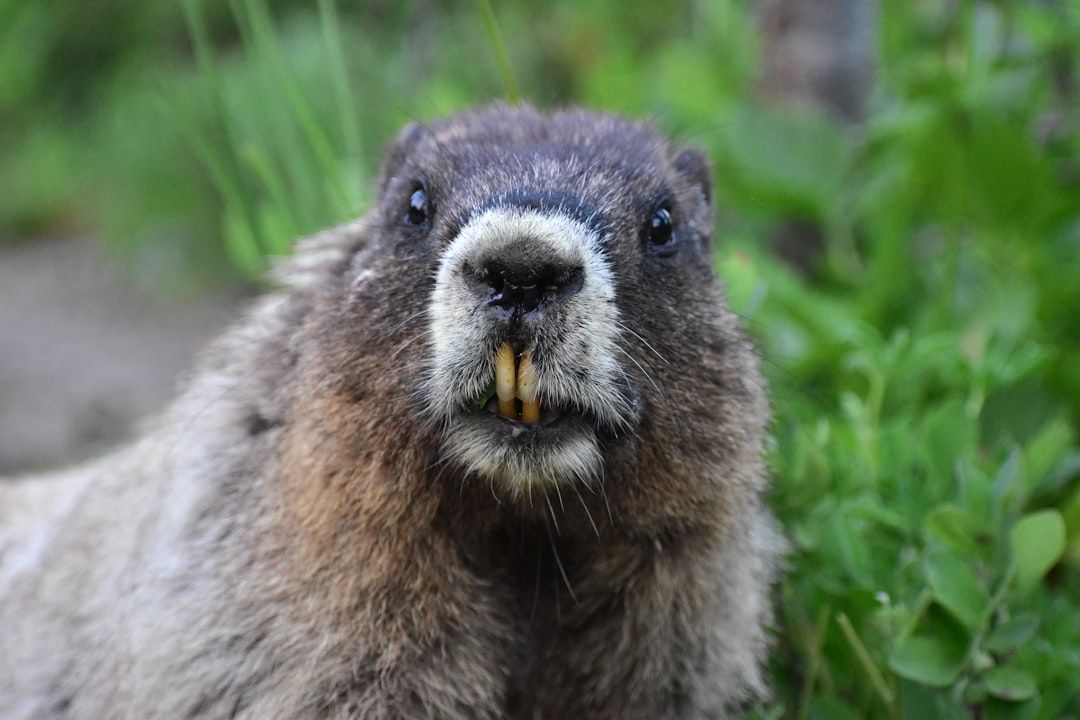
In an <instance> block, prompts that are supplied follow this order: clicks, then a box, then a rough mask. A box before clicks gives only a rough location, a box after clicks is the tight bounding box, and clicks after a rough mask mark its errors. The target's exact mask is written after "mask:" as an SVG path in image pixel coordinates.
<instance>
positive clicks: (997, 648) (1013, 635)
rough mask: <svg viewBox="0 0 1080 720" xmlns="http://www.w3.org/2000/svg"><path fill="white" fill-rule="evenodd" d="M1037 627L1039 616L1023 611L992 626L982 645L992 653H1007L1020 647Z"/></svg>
mask: <svg viewBox="0 0 1080 720" xmlns="http://www.w3.org/2000/svg"><path fill="white" fill-rule="evenodd" d="M1038 629H1039V616H1038V615H1035V614H1034V613H1023V614H1021V615H1017V616H1016V617H1013V618H1009V619H1008V620H1006V621H1005V622H1003V623H1001V624H1000V625H998V626H997V627H996V628H994V629H993V630H992V631H991V632H990V634H989V635H988V636H987V637H986V641H985V642H984V643H983V645H984V647H985V648H986V649H987V650H989V651H990V652H992V653H1007V652H1011V651H1013V650H1015V649H1016V648H1018V647H1020V645H1021V644H1023V642H1024V641H1025V640H1027V639H1028V638H1029V637H1031V636H1032V635H1034V634H1035V631H1036V630H1038Z"/></svg>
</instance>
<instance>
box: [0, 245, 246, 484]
mask: <svg viewBox="0 0 1080 720" xmlns="http://www.w3.org/2000/svg"><path fill="white" fill-rule="evenodd" d="M238 303H239V298H238V297H237V295H236V294H226V293H218V294H215V295H211V296H207V297H202V298H200V299H199V300H195V301H179V300H175V299H174V300H167V299H164V298H161V297H158V296H155V295H154V294H153V293H151V292H148V291H147V290H145V289H142V288H140V287H138V284H137V283H136V282H135V279H134V278H131V277H127V276H125V275H124V274H123V273H122V272H120V271H119V270H117V269H116V268H115V267H114V266H113V265H112V264H111V263H109V262H108V261H106V260H105V259H104V258H103V256H102V254H101V253H100V251H99V250H98V248H97V247H96V245H95V244H94V243H93V242H90V241H87V240H50V241H36V242H32V243H20V244H16V245H8V246H3V247H0V474H5V473H12V472H17V471H20V470H32V469H41V468H46V467H50V466H55V465H58V464H63V463H67V462H71V461H74V460H78V459H81V458H85V457H87V456H90V455H93V454H96V453H99V452H102V451H103V450H104V449H106V448H107V447H109V446H111V445H113V444H116V443H117V442H120V441H121V440H123V439H124V438H125V437H126V436H128V435H129V434H130V433H131V432H132V430H133V426H134V424H135V423H136V422H137V420H138V419H139V418H142V417H145V416H147V415H149V414H152V413H153V412H155V411H156V410H158V409H160V408H161V407H162V406H163V405H164V403H165V402H166V401H167V400H168V398H169V397H170V396H171V395H172V394H173V393H174V391H175V388H176V384H177V382H178V380H179V378H180V377H181V375H182V373H183V371H184V369H185V368H187V367H188V366H189V365H190V363H191V361H192V358H193V356H194V354H195V352H196V351H197V350H198V349H199V348H200V347H201V346H202V345H203V344H205V342H206V341H207V340H208V339H209V338H210V337H211V336H213V335H214V334H215V333H217V332H218V331H219V330H221V329H222V328H224V327H225V325H226V324H227V323H228V322H229V321H230V320H231V319H232V318H234V317H236V314H237V311H236V306H237V304H238Z"/></svg>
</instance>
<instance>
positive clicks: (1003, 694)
mask: <svg viewBox="0 0 1080 720" xmlns="http://www.w3.org/2000/svg"><path fill="white" fill-rule="evenodd" d="M986 691H987V692H988V693H990V694H991V695H993V696H994V697H996V698H1000V699H1002V700H1013V701H1020V700H1030V699H1031V698H1033V697H1035V694H1036V693H1037V692H1038V691H1039V686H1038V684H1036V682H1035V678H1034V676H1032V674H1031V673H1029V672H1028V671H1027V670H1023V669H1021V668H1016V667H1012V666H1010V665H1003V666H1001V667H996V668H994V669H993V670H991V671H990V672H988V673H986Z"/></svg>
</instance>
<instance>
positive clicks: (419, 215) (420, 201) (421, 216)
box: [405, 188, 428, 227]
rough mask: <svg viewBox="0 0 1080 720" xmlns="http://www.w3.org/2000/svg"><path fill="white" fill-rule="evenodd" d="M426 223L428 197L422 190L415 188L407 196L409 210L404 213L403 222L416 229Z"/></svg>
mask: <svg viewBox="0 0 1080 720" xmlns="http://www.w3.org/2000/svg"><path fill="white" fill-rule="evenodd" d="M427 221H428V197H427V193H426V192H425V191H424V188H417V189H416V190H414V191H413V194H412V195H410V196H409V209H408V210H406V211H405V222H407V223H409V224H410V225H415V226H416V227H423V226H424V225H425V224H427Z"/></svg>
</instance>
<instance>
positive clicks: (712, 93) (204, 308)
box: [0, 0, 1080, 720]
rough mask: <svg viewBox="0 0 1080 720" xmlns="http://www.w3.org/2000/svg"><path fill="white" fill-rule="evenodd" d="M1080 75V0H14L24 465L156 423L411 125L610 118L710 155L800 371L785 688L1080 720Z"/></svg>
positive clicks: (728, 211) (8, 456)
mask: <svg viewBox="0 0 1080 720" xmlns="http://www.w3.org/2000/svg"><path fill="white" fill-rule="evenodd" d="M493 21H494V23H495V24H497V28H493V24H492V22H493ZM504 53H505V54H504ZM1078 72H1080V5H1078V4H1077V3H1076V2H1075V0H938V1H930V0H912V1H911V2H902V3H881V2H877V1H876V0H694V1H684V2H672V3H645V2H626V0H589V1H588V2H577V1H575V2H569V1H564V2H546V1H545V2H541V1H540V0H516V1H515V2H502V3H498V4H496V5H495V7H494V9H493V13H490V14H489V8H488V7H487V5H486V3H485V2H476V3H451V2H446V1H445V0H418V1H412V2H410V1H406V2H401V1H400V0H394V2H390V1H388V0H372V1H370V2H361V3H344V2H342V3H334V2H332V0H318V2H315V3H311V2H308V3H303V2H298V1H286V0H235V1H234V2H232V3H214V2H197V1H195V0H187V1H185V2H179V3H129V2H121V1H120V0H80V1H78V2H77V1H76V0H53V1H52V2H49V3H25V2H20V1H19V0H0V472H10V471H16V470H23V469H32V468H41V467H47V466H50V465H53V464H56V463H59V462H63V461H68V460H71V459H75V458H79V457H85V456H87V455H91V454H94V453H98V452H100V451H101V450H102V449H103V448H105V447H107V446H109V445H111V444H113V443H115V442H117V441H119V440H121V439H122V438H124V437H125V436H127V435H128V434H129V433H130V432H132V430H131V425H132V423H133V422H134V421H135V420H136V419H137V418H139V417H142V416H144V415H146V414H148V413H152V412H153V411H154V410H156V409H157V408H159V407H160V406H161V404H162V403H163V402H165V400H166V399H167V398H168V397H169V396H170V395H171V394H172V392H173V390H174V388H175V384H176V382H177V378H178V377H179V375H180V373H181V372H182V370H183V369H184V368H185V367H187V366H189V364H190V362H191V358H192V356H193V353H195V352H196V350H197V348H198V347H199V346H200V345H201V344H202V343H203V342H205V340H206V338H207V337H208V336H210V335H212V334H214V333H216V332H217V331H219V330H220V329H221V328H222V327H224V326H225V324H226V323H227V322H228V321H229V320H230V319H231V318H234V317H235V316H236V312H237V311H236V308H237V306H238V305H239V304H242V303H243V301H244V299H245V298H246V297H248V296H250V294H251V293H253V292H255V291H257V290H258V289H259V288H260V287H261V282H262V281H261V280H260V277H261V274H262V272H263V271H264V270H265V267H266V264H267V262H269V261H271V260H270V259H272V258H273V257H275V256H280V255H284V254H287V253H288V252H289V248H290V246H291V244H292V241H293V240H295V239H296V238H297V237H300V236H302V235H304V234H307V233H310V232H313V231H315V230H318V229H320V228H322V227H326V226H328V225H331V224H333V223H336V222H339V221H342V220H345V219H348V218H351V217H355V216H357V215H359V214H361V213H362V212H363V211H364V209H365V207H366V205H367V201H368V199H369V198H370V193H371V183H372V182H373V176H374V173H375V171H376V169H377V166H378V162H379V159H380V152H381V148H382V147H383V145H384V143H385V142H386V140H387V139H388V138H390V137H392V136H393V134H394V133H395V132H396V131H397V130H398V129H399V128H400V127H401V126H402V125H403V124H404V123H406V122H408V121H410V120H416V119H419V120H423V119H428V118H433V117H436V116H440V115H444V114H446V113H449V112H452V111H454V110H456V109H459V108H463V107H468V106H472V105H476V104H479V103H484V102H489V101H495V100H500V99H502V100H505V99H508V98H510V99H512V98H513V97H514V94H515V92H517V91H520V94H521V95H522V96H523V97H524V98H525V99H527V100H528V101H530V102H533V103H535V104H538V105H540V106H543V107H551V106H559V105H564V104H568V103H582V104H586V105H590V106H594V107H599V108H603V109H609V110H615V111H619V112H623V113H627V114H630V115H633V116H637V117H645V118H650V119H652V120H653V121H654V122H655V123H656V124H657V125H658V126H660V127H661V129H663V130H664V131H665V132H667V133H668V134H670V135H672V136H674V137H675V138H676V139H678V140H680V141H682V142H685V143H692V144H696V145H699V146H701V147H703V148H705V149H706V150H707V151H708V153H709V155H710V157H711V158H712V160H713V163H714V170H715V178H716V187H717V198H718V206H719V207H718V209H719V224H718V229H717V272H718V273H719V275H720V276H721V277H722V278H723V279H724V280H725V282H726V283H727V287H728V295H729V298H730V302H731V304H732V306H733V308H734V309H735V310H736V311H737V312H739V313H740V314H741V315H742V316H743V318H744V321H745V323H746V325H747V326H748V327H749V329H750V330H751V332H752V333H753V334H754V335H755V337H756V338H757V340H758V342H759V344H760V345H761V347H762V354H763V362H764V364H765V368H766V372H767V374H768V375H769V378H770V382H771V386H772V394H773V402H774V407H775V411H776V416H777V418H776V421H775V424H774V437H775V447H774V448H773V450H772V451H771V455H770V462H771V464H772V466H773V468H774V474H775V477H776V483H775V485H776V487H775V490H774V492H773V495H772V497H771V498H770V500H771V503H772V505H773V507H774V508H775V509H776V512H777V514H778V515H779V516H780V517H781V519H782V520H783V522H784V524H785V527H786V529H787V531H788V534H789V536H790V537H791V538H792V543H793V551H792V556H791V559H790V563H791V572H790V573H789V576H788V579H787V580H786V581H785V584H784V586H783V587H782V588H781V589H780V591H779V593H778V594H779V596H780V604H779V609H778V623H777V624H778V630H777V633H778V650H777V652H776V654H775V658H774V663H773V671H774V677H775V678H776V679H775V685H776V698H775V699H774V701H773V702H771V703H768V704H765V705H762V706H761V707H759V708H757V710H756V711H755V712H756V715H755V716H757V717H768V718H781V717H783V718H840V719H841V720H844V719H845V718H856V717H866V718H912V719H914V718H918V719H919V720H925V719H927V718H938V717H940V718H955V717H969V718H978V719H983V718H998V717H1000V718H1032V719H1035V718H1046V719H1047V720H1050V719H1053V718H1072V717H1078V716H1080V691H1078V687H1080V682H1078V681H1077V678H1080V623H1077V622H1076V620H1075V619H1076V617H1078V616H1080V580H1078V570H1080V451H1078V446H1077V442H1078V438H1077V421H1078V419H1080V132H1078V129H1080V102H1078V100H1080V75H1078ZM508 75H512V77H513V83H514V84H513V85H511V84H510V81H508V80H507V76H508ZM514 86H516V88H517V89H518V90H514V89H513V87H514Z"/></svg>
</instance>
